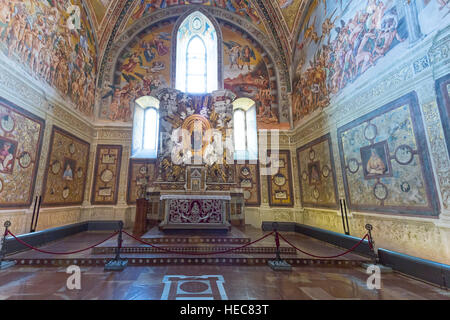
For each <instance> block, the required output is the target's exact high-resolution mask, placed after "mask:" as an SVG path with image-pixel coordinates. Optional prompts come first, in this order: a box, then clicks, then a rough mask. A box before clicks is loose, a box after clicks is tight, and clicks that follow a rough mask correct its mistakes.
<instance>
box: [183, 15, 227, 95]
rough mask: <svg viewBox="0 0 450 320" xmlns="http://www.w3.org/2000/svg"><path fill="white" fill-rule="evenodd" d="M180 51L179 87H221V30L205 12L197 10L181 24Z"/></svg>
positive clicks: (196, 89)
mask: <svg viewBox="0 0 450 320" xmlns="http://www.w3.org/2000/svg"><path fill="white" fill-rule="evenodd" d="M176 51H177V59H176V89H178V90H180V91H183V92H189V93H210V92H212V91H215V90H217V89H218V67H219V63H218V40H217V32H216V29H215V28H214V25H213V24H212V22H211V21H210V20H209V19H208V18H207V17H206V16H205V15H204V14H203V13H201V12H199V11H196V12H194V13H192V14H190V15H189V16H188V17H187V18H186V19H185V20H184V21H183V22H182V23H181V25H180V27H179V28H178V32H177V50H176Z"/></svg>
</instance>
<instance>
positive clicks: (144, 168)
mask: <svg viewBox="0 0 450 320" xmlns="http://www.w3.org/2000/svg"><path fill="white" fill-rule="evenodd" d="M139 173H140V174H146V173H147V167H146V166H142V167H140V168H139Z"/></svg>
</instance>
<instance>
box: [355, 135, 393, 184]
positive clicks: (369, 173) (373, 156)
mask: <svg viewBox="0 0 450 320" xmlns="http://www.w3.org/2000/svg"><path fill="white" fill-rule="evenodd" d="M361 159H362V163H363V168H364V177H365V178H366V179H376V178H381V177H388V176H392V170H391V161H390V159H389V149H388V145H387V142H386V141H383V142H379V143H377V144H374V145H370V146H366V147H363V148H361Z"/></svg>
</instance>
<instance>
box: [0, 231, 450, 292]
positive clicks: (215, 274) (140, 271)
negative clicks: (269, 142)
mask: <svg viewBox="0 0 450 320" xmlns="http://www.w3.org/2000/svg"><path fill="white" fill-rule="evenodd" d="M243 232H245V235H247V236H249V237H250V238H252V240H254V239H257V238H258V237H260V236H261V235H263V232H262V231H261V230H258V229H254V228H246V229H243ZM284 234H285V235H286V237H287V238H288V239H289V241H292V242H293V243H294V244H295V245H296V246H299V247H301V248H302V249H304V250H306V251H309V252H311V253H314V254H317V255H333V254H336V253H341V252H342V251H343V250H342V249H341V248H336V247H334V246H331V245H329V244H326V243H324V242H321V241H318V240H315V239H312V238H308V237H306V236H303V235H299V234H295V233H284ZM107 235H108V233H105V232H89V233H82V234H77V235H75V236H72V237H68V238H66V239H64V240H62V241H58V242H55V243H52V244H49V245H46V246H44V247H43V248H45V249H46V250H55V251H64V252H65V251H70V250H74V249H80V248H83V247H87V246H89V245H90V244H93V243H96V242H98V241H100V240H101V239H104V238H106V236H107ZM114 243H115V240H114V239H112V240H110V241H109V243H105V244H104V245H105V246H110V245H113V244H114ZM258 245H260V246H272V245H273V238H267V239H266V240H264V241H263V242H262V243H259V244H258ZM124 246H138V243H136V242H135V241H134V240H131V239H126V240H125V243H124ZM91 256H93V255H92V254H91V252H90V251H87V252H85V253H81V254H77V257H80V258H87V257H91ZM95 256H96V257H97V256H98V255H95ZM109 256H110V255H109ZM137 256H139V255H137ZM141 256H142V255H141ZM148 256H151V257H153V256H155V254H154V255H148ZM158 256H161V254H159V255H158ZM243 256H245V255H243ZM260 256H264V255H261V254H260ZM46 257H49V255H47V254H43V253H37V252H32V251H27V252H23V253H20V254H17V255H15V256H14V257H13V258H14V259H20V258H33V259H36V258H39V259H42V258H46ZM67 257H68V256H67ZM127 257H130V256H127ZM298 257H303V255H302V254H299V255H298ZM9 258H11V257H9ZM59 258H64V256H62V257H61V256H59ZM345 258H346V259H349V260H362V259H363V257H361V256H359V255H356V254H349V255H347V256H345ZM80 270H81V278H80V280H81V289H80V290H76V289H75V290H69V289H68V287H67V282H68V279H69V277H71V276H72V275H71V274H68V273H67V272H66V268H65V267H48V268H47V267H23V266H20V265H18V266H15V267H12V268H10V269H7V270H3V271H0V299H2V300H5V299H16V300H17V299H20V300H25V299H45V300H55V299H86V300H90V299H94V300H95V299H113V300H115V299H125V300H133V299H139V300H141V299H152V300H161V299H163V300H164V299H167V300H173V299H215V300H220V299H232V300H314V299H317V300H329V299H332V300H335V299H364V300H383V299H396V300H397V299H405V300H406V299H414V300H417V299H445V300H450V292H449V291H445V290H442V289H439V288H437V287H435V286H432V285H429V284H425V283H423V282H420V281H417V280H413V279H410V278H407V277H405V276H402V275H400V274H397V273H391V274H382V275H381V289H379V290H370V289H368V287H367V284H366V282H367V279H368V277H369V275H368V274H366V270H364V269H363V268H360V267H343V268H340V267H337V266H327V267H320V266H304V267H294V268H293V270H292V271H291V272H275V271H272V270H271V269H270V268H269V267H268V266H215V265H203V266H200V265H189V266H183V265H179V266H151V267H148V266H133V267H128V268H126V269H125V270H124V271H123V272H105V271H104V270H103V267H98V266H96V267H81V268H80ZM69 282H70V281H69Z"/></svg>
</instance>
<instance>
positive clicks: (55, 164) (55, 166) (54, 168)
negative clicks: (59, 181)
mask: <svg viewBox="0 0 450 320" xmlns="http://www.w3.org/2000/svg"><path fill="white" fill-rule="evenodd" d="M50 169H51V171H52V173H53V174H58V172H59V170H61V162H59V161H58V160H55V161H53V163H52V165H51V167H50Z"/></svg>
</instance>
